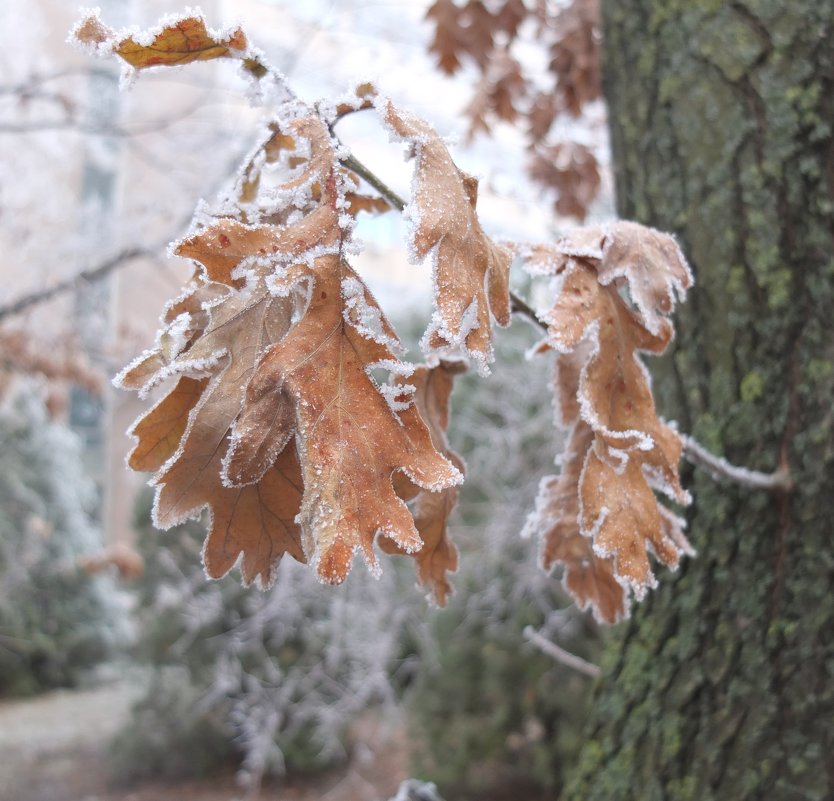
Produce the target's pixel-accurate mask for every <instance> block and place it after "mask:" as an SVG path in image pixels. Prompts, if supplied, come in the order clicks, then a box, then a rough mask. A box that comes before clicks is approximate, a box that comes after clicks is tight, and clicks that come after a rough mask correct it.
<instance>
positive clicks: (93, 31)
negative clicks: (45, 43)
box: [73, 14, 248, 69]
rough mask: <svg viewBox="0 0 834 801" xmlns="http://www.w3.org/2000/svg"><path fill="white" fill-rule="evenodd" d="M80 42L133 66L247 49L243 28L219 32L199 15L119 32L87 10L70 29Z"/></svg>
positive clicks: (223, 55)
mask: <svg viewBox="0 0 834 801" xmlns="http://www.w3.org/2000/svg"><path fill="white" fill-rule="evenodd" d="M73 35H74V37H75V39H76V40H77V41H78V42H80V43H81V44H83V45H88V46H90V45H92V46H98V47H99V48H101V47H103V46H108V47H109V48H110V50H111V51H112V52H114V53H116V55H118V56H120V57H121V58H122V59H124V60H125V61H126V62H127V63H128V64H129V65H130V66H131V67H133V68H135V69H145V68H147V67H157V66H172V65H179V64H189V63H191V62H192V61H207V60H210V59H215V58H229V57H231V58H240V57H241V56H242V55H243V53H244V52H245V51H246V50H247V49H248V43H247V41H246V36H245V34H244V33H243V31H242V30H241V29H240V28H238V29H237V30H235V31H233V32H231V33H229V34H228V35H225V36H222V35H219V34H217V33H216V32H214V31H211V30H209V29H208V28H207V27H206V22H205V20H204V19H203V18H202V17H200V16H185V17H183V18H182V19H179V20H177V21H175V22H172V23H170V24H167V25H165V26H163V27H161V28H160V29H159V30H157V31H153V32H146V33H143V34H132V35H130V36H120V35H119V33H118V32H117V31H114V30H113V29H112V28H109V27H107V26H106V25H104V24H103V23H102V22H101V20H100V19H99V18H98V15H97V14H89V15H88V16H87V17H85V18H84V19H83V20H82V21H81V22H80V23H79V24H78V25H77V26H76V27H75V29H74V30H73Z"/></svg>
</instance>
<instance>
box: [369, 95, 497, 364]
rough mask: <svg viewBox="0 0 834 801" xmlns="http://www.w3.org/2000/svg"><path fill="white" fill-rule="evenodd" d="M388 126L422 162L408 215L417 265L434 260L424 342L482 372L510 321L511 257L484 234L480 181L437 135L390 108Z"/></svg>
mask: <svg viewBox="0 0 834 801" xmlns="http://www.w3.org/2000/svg"><path fill="white" fill-rule="evenodd" d="M384 119H385V121H386V123H387V124H388V125H389V126H390V128H391V130H392V131H393V132H394V134H395V135H396V136H397V137H398V138H400V139H403V140H405V141H407V142H409V143H411V145H412V148H413V155H414V158H415V160H416V167H415V170H416V175H415V181H414V196H413V197H412V198H411V202H410V204H409V206H408V209H407V212H406V213H407V214H408V215H409V216H410V218H411V222H412V233H411V237H412V249H413V256H414V258H415V259H418V260H419V259H423V258H425V257H426V256H427V255H428V254H429V253H432V254H433V258H434V260H435V264H434V302H435V313H434V316H433V318H432V322H431V324H430V326H429V329H428V330H427V331H426V335H425V337H424V338H423V343H422V344H423V347H424V349H426V350H428V351H440V352H444V351H446V350H451V351H455V350H459V351H461V352H462V353H465V354H466V355H468V356H470V357H472V358H473V359H474V360H475V363H476V365H477V367H478V370H479V371H480V372H482V373H487V372H488V367H487V365H488V364H489V363H490V362H491V361H492V359H493V353H492V320H493V319H495V321H496V322H497V323H498V324H499V325H502V326H506V325H509V322H510V296H509V269H510V258H511V257H510V252H509V250H508V249H507V248H505V247H503V246H501V245H498V244H496V243H495V242H493V241H492V240H491V239H490V238H489V237H488V236H487V235H486V234H485V233H484V231H483V229H482V228H481V224H480V222H479V221H478V216H477V213H476V211H475V205H476V203H477V195H478V181H477V180H476V179H475V178H473V177H472V176H470V175H467V174H466V173H463V172H461V171H460V170H459V169H458V168H457V167H456V166H455V163H454V162H453V161H452V157H451V156H450V155H449V151H448V150H447V149H446V146H445V145H444V144H443V141H442V139H441V138H440V136H439V135H438V134H437V132H436V131H435V130H434V129H433V128H432V127H431V126H430V125H428V124H427V123H426V122H424V121H423V120H421V119H419V118H418V117H415V116H414V115H412V114H407V113H401V112H398V111H397V110H396V109H395V108H394V106H393V104H392V103H390V102H387V103H385V104H384Z"/></svg>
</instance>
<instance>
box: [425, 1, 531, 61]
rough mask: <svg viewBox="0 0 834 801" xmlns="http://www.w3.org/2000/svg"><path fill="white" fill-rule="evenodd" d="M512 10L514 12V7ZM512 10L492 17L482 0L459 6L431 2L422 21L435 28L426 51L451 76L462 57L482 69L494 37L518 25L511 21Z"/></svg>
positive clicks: (492, 45) (488, 55)
mask: <svg viewBox="0 0 834 801" xmlns="http://www.w3.org/2000/svg"><path fill="white" fill-rule="evenodd" d="M513 10H514V11H517V10H518V9H517V7H516V6H515V5H514V9H513ZM513 10H511V13H510V14H509V15H493V14H491V13H490V11H489V9H488V8H487V7H486V5H485V4H484V3H483V2H482V0H468V2H466V3H465V4H463V5H462V6H461V5H458V4H457V3H455V2H454V0H435V2H434V3H432V5H431V6H430V7H429V9H428V11H426V19H427V20H431V21H433V22H434V25H435V28H434V39H433V40H432V43H431V44H430V45H429V51H430V52H432V53H435V54H436V55H437V58H438V66H439V67H440V69H441V70H443V72H445V73H446V74H447V75H454V73H456V72H457V71H458V70H459V69H460V66H461V62H460V57H461V56H463V55H466V56H469V57H470V58H472V59H473V60H474V61H475V62H476V63H477V64H478V65H479V66H481V67H484V66H485V65H486V64H487V63H488V61H489V58H490V55H491V54H492V50H493V47H494V43H495V34H496V33H498V32H499V31H502V30H503V31H505V32H506V31H508V30H509V29H512V27H513V26H515V27H517V25H518V24H520V20H519V21H518V23H516V22H515V20H514V18H513Z"/></svg>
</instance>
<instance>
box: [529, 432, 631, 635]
mask: <svg viewBox="0 0 834 801" xmlns="http://www.w3.org/2000/svg"><path fill="white" fill-rule="evenodd" d="M593 441H594V432H593V429H591V427H590V426H589V425H588V424H587V423H585V422H584V421H583V420H577V421H576V422H575V424H574V428H573V430H572V431H571V434H570V436H569V438H568V442H567V445H566V446H565V453H564V456H563V457H562V462H561V465H562V471H561V473H560V474H559V475H558V476H545V477H544V478H543V479H542V481H541V484H540V485H539V492H538V495H537V497H536V508H535V511H534V512H533V513H532V514H531V515H530V518H529V519H528V521H527V524H526V527H525V532H526V533H531V534H537V535H538V536H539V537H540V539H541V552H540V553H541V562H542V566H543V567H544V569H545V570H550V569H551V568H552V567H553V566H554V565H555V564H557V563H559V564H561V565H563V566H564V574H563V578H562V582H563V584H564V586H565V589H566V590H567V591H568V592H569V593H570V595H571V596H573V598H574V599H575V600H576V604H577V606H578V607H579V608H580V609H587V608H588V607H589V606H590V607H591V608H592V609H593V612H594V617H596V618H597V619H598V620H600V621H603V622H605V623H616V622H617V620H619V619H620V618H622V617H625V616H626V615H627V614H628V597H627V595H626V591H625V589H624V588H623V586H622V584H621V583H620V582H619V581H617V579H616V577H615V576H614V565H613V562H612V560H611V559H609V558H605V557H600V556H597V555H596V554H595V553H594V549H593V543H592V541H591V538H590V537H587V536H584V535H583V534H582V531H581V530H580V526H579V482H580V476H581V473H582V467H583V465H584V463H585V459H586V457H587V454H588V451H589V449H590V448H591V446H592V445H593Z"/></svg>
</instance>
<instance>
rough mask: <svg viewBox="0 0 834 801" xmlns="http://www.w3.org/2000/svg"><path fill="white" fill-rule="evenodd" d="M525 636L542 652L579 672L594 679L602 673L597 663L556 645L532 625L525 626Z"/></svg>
mask: <svg viewBox="0 0 834 801" xmlns="http://www.w3.org/2000/svg"><path fill="white" fill-rule="evenodd" d="M524 637H525V638H526V639H527V641H528V642H530V643H532V644H533V645H535V646H536V648H538V649H539V650H540V651H541V652H542V653H544V654H547V655H548V656H549V657H551V659H555V660H556V661H557V662H559V663H561V664H563V665H566V666H567V667H569V668H573V669H574V670H576V671H577V672H579V673H583V674H584V675H586V676H590V677H591V678H592V679H595V678H597V677H598V676H599V675H600V673H601V671H600V669H599V667H598V666H597V665H594V664H593V663H592V662H588V661H586V660H584V659H583V658H582V657H581V656H577V655H576V654H572V653H571V652H570V651H566V650H565V649H564V648H561V647H560V646H558V645H556V643H555V642H553V640H549V639H547V637H545V636H544V635H543V634H541V633H540V632H538V631H536V630H535V629H534V628H533V627H532V626H526V627H525V628H524Z"/></svg>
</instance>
